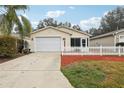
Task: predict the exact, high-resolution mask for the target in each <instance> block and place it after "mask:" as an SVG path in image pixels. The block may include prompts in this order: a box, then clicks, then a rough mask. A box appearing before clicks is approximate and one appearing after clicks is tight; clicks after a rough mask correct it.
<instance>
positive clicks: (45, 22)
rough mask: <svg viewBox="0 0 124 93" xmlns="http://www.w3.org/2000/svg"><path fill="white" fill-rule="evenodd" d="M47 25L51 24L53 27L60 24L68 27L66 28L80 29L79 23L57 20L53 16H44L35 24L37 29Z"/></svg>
mask: <svg viewBox="0 0 124 93" xmlns="http://www.w3.org/2000/svg"><path fill="white" fill-rule="evenodd" d="M47 26H53V27H58V26H61V27H68V28H73V29H76V30H79V31H81V28H80V26H79V25H74V26H72V24H71V23H70V22H67V21H66V22H65V23H63V22H58V21H57V20H54V19H53V18H45V19H43V20H41V21H40V22H39V24H38V25H37V29H42V28H44V27H47Z"/></svg>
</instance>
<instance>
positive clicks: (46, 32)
mask: <svg viewBox="0 0 124 93" xmlns="http://www.w3.org/2000/svg"><path fill="white" fill-rule="evenodd" d="M89 37H90V34H88V33H86V32H83V31H78V30H74V29H71V28H68V27H52V26H49V27H46V28H43V29H38V30H36V31H34V32H32V34H31V42H30V48H31V51H33V52H36V51H41V52H47V51H48V52H49V51H63V50H64V47H87V46H88V45H89Z"/></svg>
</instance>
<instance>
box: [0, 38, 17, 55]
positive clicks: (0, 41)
mask: <svg viewBox="0 0 124 93" xmlns="http://www.w3.org/2000/svg"><path fill="white" fill-rule="evenodd" d="M15 55H16V38H14V37H12V36H0V56H4V57H14V56H15Z"/></svg>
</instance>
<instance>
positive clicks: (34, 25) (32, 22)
mask: <svg viewBox="0 0 124 93" xmlns="http://www.w3.org/2000/svg"><path fill="white" fill-rule="evenodd" d="M38 23H39V22H38V21H31V24H32V27H33V28H36V27H37V25H38Z"/></svg>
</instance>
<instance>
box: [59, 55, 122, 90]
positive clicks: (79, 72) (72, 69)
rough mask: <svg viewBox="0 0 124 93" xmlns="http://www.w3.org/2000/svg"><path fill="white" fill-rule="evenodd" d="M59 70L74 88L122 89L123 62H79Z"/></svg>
mask: <svg viewBox="0 0 124 93" xmlns="http://www.w3.org/2000/svg"><path fill="white" fill-rule="evenodd" d="M72 58H73V57H72ZM73 59H74V58H73ZM69 63H70V62H69ZM61 70H62V72H63V74H64V75H65V76H66V77H67V78H68V80H69V81H70V83H71V84H72V86H74V87H76V88H122V87H124V62H119V61H116V62H115V61H110V60H90V59H89V60H83V61H82V60H80V61H75V62H71V63H70V64H68V65H67V64H66V65H65V64H64V66H62V68H61Z"/></svg>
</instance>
